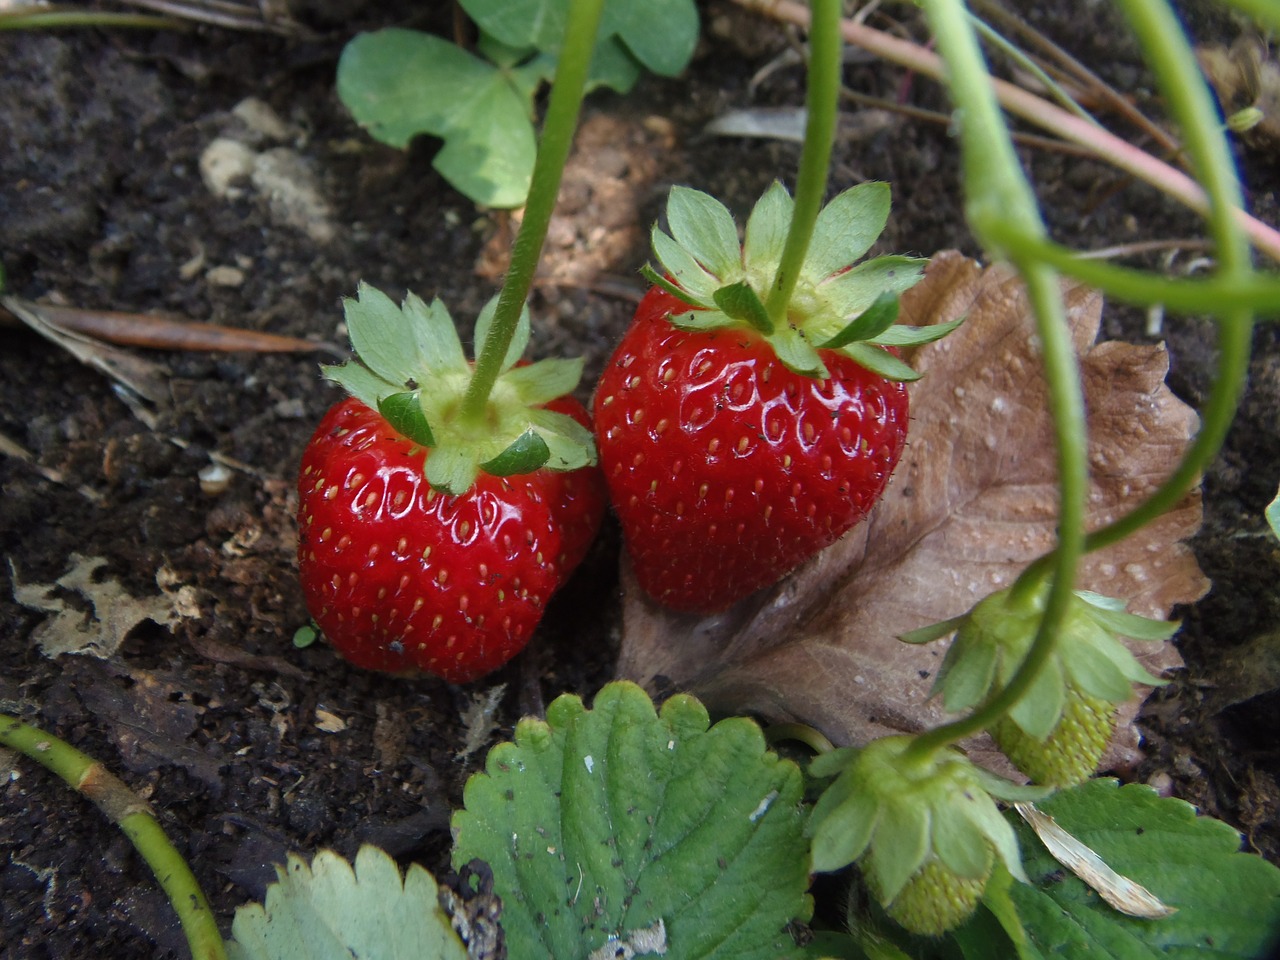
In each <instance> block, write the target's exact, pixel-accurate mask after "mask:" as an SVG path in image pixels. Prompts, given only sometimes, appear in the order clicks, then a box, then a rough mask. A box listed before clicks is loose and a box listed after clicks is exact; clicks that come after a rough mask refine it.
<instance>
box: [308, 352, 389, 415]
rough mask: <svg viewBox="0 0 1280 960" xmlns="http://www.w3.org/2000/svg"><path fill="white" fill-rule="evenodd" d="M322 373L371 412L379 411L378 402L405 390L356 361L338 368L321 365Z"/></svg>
mask: <svg viewBox="0 0 1280 960" xmlns="http://www.w3.org/2000/svg"><path fill="white" fill-rule="evenodd" d="M320 373H321V374H322V375H323V376H324V377H325V379H327V380H332V381H333V382H334V383H336V384H338V385H339V386H340V387H342V389H344V390H346V391H347V393H349V394H351V396H353V397H355V398H356V399H357V400H359V401H360V402H361V403H363V404H364V405H365V406H367V407H369V409H371V410H377V409H378V401H380V400H381V399H382V398H383V397H387V396H390V395H391V394H393V393H399V392H401V391H402V390H404V384H394V383H389V382H387V381H386V380H383V379H382V378H381V377H380V376H378V375H377V374H376V373H374V372H373V371H372V370H370V369H369V368H368V367H366V366H365V365H364V364H362V363H359V362H357V361H355V360H348V361H347V362H346V363H341V364H337V365H336V366H335V365H333V364H321V365H320Z"/></svg>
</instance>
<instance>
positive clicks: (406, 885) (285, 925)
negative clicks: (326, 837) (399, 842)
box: [227, 846, 467, 960]
mask: <svg viewBox="0 0 1280 960" xmlns="http://www.w3.org/2000/svg"><path fill="white" fill-rule="evenodd" d="M276 874H277V876H278V878H279V879H278V880H277V882H276V883H273V884H271V886H269V887H267V896H266V904H265V907H264V906H262V905H259V904H256V903H255V904H250V905H248V906H244V907H241V908H240V909H238V910H237V911H236V918H235V922H234V923H233V924H232V927H231V933H232V936H233V937H234V938H235V939H234V940H233V941H232V942H230V943H228V944H227V948H228V953H229V955H230V957H231V960H351V958H352V957H379V958H381V960H466V957H467V951H466V948H465V947H464V946H463V945H462V942H461V941H460V940H459V939H458V935H457V934H456V933H454V932H453V928H452V926H450V923H449V917H448V916H447V915H446V914H445V912H444V910H443V909H442V908H441V906H440V901H439V893H438V890H437V888H436V883H435V880H434V879H432V876H431V874H429V873H427V871H426V870H423V869H422V868H421V867H419V866H416V865H415V866H412V867H410V868H409V872H408V874H407V875H406V876H405V877H404V879H403V881H402V880H401V877H400V868H399V867H397V866H396V863H395V861H394V860H392V859H391V858H390V857H389V856H387V855H386V854H385V853H383V852H382V851H381V850H379V849H377V848H376V847H371V846H364V847H361V848H360V851H359V853H357V854H356V863H355V870H354V871H353V870H352V868H351V865H350V864H348V863H347V861H346V860H344V859H342V857H340V856H338V855H337V854H336V853H334V852H333V851H332V850H322V851H321V852H320V853H318V854H316V858H315V859H314V860H313V861H312V862H311V866H310V867H308V866H307V864H306V861H304V860H302V859H301V858H299V857H298V856H296V855H294V854H289V858H288V866H287V868H280V867H277V868H276Z"/></svg>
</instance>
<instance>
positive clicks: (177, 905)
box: [0, 714, 227, 960]
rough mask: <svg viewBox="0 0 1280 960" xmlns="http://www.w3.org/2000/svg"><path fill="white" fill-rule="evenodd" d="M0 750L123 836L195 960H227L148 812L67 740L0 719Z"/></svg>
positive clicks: (187, 874) (200, 896)
mask: <svg viewBox="0 0 1280 960" xmlns="http://www.w3.org/2000/svg"><path fill="white" fill-rule="evenodd" d="M0 746H4V747H8V748H10V749H11V750H17V751H18V752H20V753H22V754H25V755H26V756H28V757H30V758H31V759H32V760H34V761H36V762H37V763H39V764H40V765H41V766H43V767H45V768H46V769H48V770H50V771H51V772H53V773H55V774H57V775H58V776H59V777H61V778H62V779H63V780H65V781H66V782H67V784H69V785H70V786H71V787H72V789H74V790H76V791H78V792H80V793H81V794H83V795H84V796H85V797H87V798H88V799H89V800H92V801H93V803H94V804H95V805H96V806H97V807H98V809H99V810H101V811H102V812H103V813H104V814H105V815H106V816H107V818H108V819H109V820H111V821H113V822H114V823H115V824H117V825H118V826H119V827H120V829H121V830H123V831H124V832H125V835H126V836H127V837H128V838H129V840H130V841H132V843H133V846H134V848H135V849H136V850H137V851H138V853H139V854H140V855H141V856H142V858H143V859H144V860H146V862H147V866H149V867H150V868H151V872H152V873H153V874H155V878H156V880H157V881H158V882H159V884H160V887H161V888H162V889H163V890H164V892H165V895H166V896H167V897H168V898H169V903H170V904H172V905H173V909H174V911H175V912H176V913H177V914H178V919H179V920H180V921H181V922H182V930H183V932H184V933H185V934H186V936H187V944H188V945H189V946H190V947H191V956H192V957H193V958H194V960H227V948H226V945H225V944H224V943H223V942H222V935H221V934H219V933H218V924H217V922H216V921H215V919H214V916H213V910H212V909H211V908H210V907H209V901H208V900H207V899H206V898H205V895H204V891H203V890H201V889H200V883H199V881H197V880H196V878H195V875H194V874H192V872H191V868H190V867H188V866H187V862H186V861H185V860H183V859H182V855H181V854H180V853H178V851H177V850H176V849H175V848H174V846H173V844H172V843H170V842H169V838H168V837H166V836H165V834H164V830H162V829H161V827H160V824H159V823H157V822H156V818H155V816H154V814H152V812H151V809H150V807H148V806H147V804H146V803H144V802H143V801H142V800H140V799H139V798H138V797H137V795H136V794H134V792H133V791H132V790H130V789H129V788H128V786H127V785H126V784H125V783H124V781H122V780H120V779H119V778H118V777H116V776H115V775H114V774H112V773H110V772H109V771H108V770H107V769H106V767H104V766H103V765H102V764H101V763H99V762H98V761H97V760H94V759H93V758H92V757H90V756H88V755H87V754H84V753H81V752H80V751H79V750H77V749H76V748H75V747H73V746H71V744H69V743H67V742H66V741H64V740H59V739H58V738H57V737H55V736H52V735H50V734H48V733H45V732H44V731H43V730H40V729H38V728H37V727H33V726H31V725H30V724H26V723H23V722H22V721H21V720H18V719H17V718H15V717H11V716H8V715H7V714H0Z"/></svg>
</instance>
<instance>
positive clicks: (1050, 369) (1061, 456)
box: [908, 0, 1088, 759]
mask: <svg viewBox="0 0 1280 960" xmlns="http://www.w3.org/2000/svg"><path fill="white" fill-rule="evenodd" d="M925 9H926V12H927V14H928V16H929V19H930V21H931V23H932V26H933V32H934V36H935V37H936V38H937V42H938V48H939V52H940V53H941V55H942V57H943V59H944V60H945V61H946V63H947V66H948V69H949V78H950V85H951V97H952V100H953V101H954V102H955V104H956V106H957V108H958V113H959V116H960V121H961V122H960V133H961V138H962V148H963V160H964V174H965V188H966V193H967V212H968V217H969V223H970V225H971V226H972V227H973V229H974V231H975V233H977V234H978V236H979V237H980V238H981V239H982V240H983V241H984V242H989V238H990V237H991V232H990V228H991V227H992V225H994V224H998V223H1008V222H1013V223H1016V224H1018V225H1019V227H1020V228H1021V229H1022V230H1024V231H1026V232H1027V233H1029V234H1032V235H1043V233H1044V226H1043V223H1042V222H1041V220H1040V214H1039V208H1038V207H1037V205H1036V201H1035V195H1034V192H1033V191H1032V189H1031V185H1030V184H1029V183H1028V182H1027V180H1026V177H1025V176H1024V174H1023V171H1022V168H1021V166H1020V165H1019V164H1018V161H1017V156H1016V154H1015V153H1014V149H1013V143H1012V141H1011V140H1010V138H1009V131H1008V127H1007V126H1006V125H1005V123H1004V118H1003V116H1002V114H1001V112H1000V108H999V106H998V104H997V102H996V97H995V93H994V91H993V88H992V84H991V77H990V74H989V73H988V72H987V68H986V64H985V62H984V61H983V59H982V53H981V50H980V48H979V46H978V40H977V37H976V36H975V34H974V31H973V27H972V24H971V23H970V21H969V19H968V15H967V11H966V9H965V7H964V4H963V3H962V2H960V0H926V2H925ZM1010 256H1011V259H1013V261H1014V263H1015V265H1016V266H1017V267H1018V270H1019V272H1020V273H1021V275H1022V278H1023V281H1024V283H1025V284H1026V288H1027V295H1028V297H1029V298H1030V301H1031V305H1032V308H1033V310H1034V313H1035V320H1036V333H1037V334H1038V336H1039V338H1040V343H1041V348H1042V351H1043V355H1044V376H1045V382H1046V385H1047V388H1048V393H1049V412H1050V416H1051V418H1052V421H1053V433H1054V442H1055V446H1056V449H1057V466H1058V547H1057V550H1056V551H1055V553H1054V555H1053V557H1054V559H1053V579H1052V582H1051V584H1050V590H1049V595H1048V597H1047V599H1046V601H1045V610H1044V615H1043V616H1042V617H1041V619H1040V623H1039V626H1038V627H1037V630H1036V636H1035V639H1034V640H1033V642H1032V644H1031V648H1030V650H1029V651H1028V653H1027V657H1026V659H1025V660H1024V661H1023V662H1022V664H1021V666H1020V667H1019V669H1018V672H1017V673H1016V674H1015V675H1014V677H1013V679H1012V680H1011V681H1010V682H1009V684H1008V685H1007V686H1006V687H1005V688H1004V689H1003V690H1002V691H1001V692H1000V693H999V694H997V696H996V697H995V698H994V699H993V700H992V701H990V702H989V703H988V704H986V705H984V706H983V707H982V708H979V709H978V710H977V711H975V712H974V713H972V714H970V715H969V716H967V717H962V718H960V719H959V720H957V721H955V722H953V723H948V724H944V725H943V726H940V727H936V728H934V729H932V730H929V731H926V732H925V733H923V734H921V735H920V736H919V737H917V738H916V739H915V741H914V742H913V743H912V745H911V747H910V748H909V749H908V755H909V756H911V757H914V758H918V759H923V758H924V757H927V756H929V755H931V754H932V753H934V752H935V751H937V750H939V749H941V748H942V747H945V746H947V745H949V744H951V743H954V742H956V741H958V740H962V739H964V738H965V737H968V736H971V735H973V734H974V733H977V732H978V731H980V730H983V729H985V728H986V727H987V726H989V725H990V723H991V722H992V721H993V719H994V718H998V717H999V716H1001V715H1002V714H1003V713H1004V711H1006V710H1007V709H1008V708H1009V707H1010V706H1012V705H1013V704H1014V703H1016V702H1017V700H1018V699H1019V698H1020V697H1021V696H1022V695H1023V694H1025V693H1026V691H1027V690H1028V689H1029V688H1030V686H1031V684H1032V682H1033V681H1034V680H1035V677H1036V675H1037V673H1039V671H1040V669H1041V668H1042V667H1043V666H1044V664H1045V663H1046V662H1047V661H1048V659H1049V657H1050V656H1052V654H1053V650H1054V646H1055V644H1056V642H1057V634H1058V629H1059V627H1060V625H1061V623H1062V620H1063V618H1064V617H1065V615H1066V613H1067V610H1068V608H1069V605H1070V603H1071V594H1072V590H1073V589H1074V586H1075V571H1076V564H1077V562H1078V560H1079V558H1080V555H1081V553H1082V551H1083V547H1084V518H1085V504H1086V496H1087V493H1088V460H1087V450H1088V441H1087V434H1086V428H1085V416H1084V397H1083V394H1082V390H1081V385H1080V373H1079V368H1078V366H1077V363H1076V353H1075V348H1074V345H1073V344H1072V342H1071V330H1070V326H1069V325H1068V323H1067V317H1066V308H1065V306H1064V304H1063V300H1062V290H1061V287H1060V284H1059V282H1058V274H1057V272H1056V271H1054V270H1053V269H1052V268H1051V267H1048V266H1046V265H1045V264H1043V263H1038V262H1036V261H1034V260H1031V259H1029V258H1027V257H1025V256H1024V255H1022V254H1021V252H1020V251H1018V250H1016V249H1015V250H1012V251H1010Z"/></svg>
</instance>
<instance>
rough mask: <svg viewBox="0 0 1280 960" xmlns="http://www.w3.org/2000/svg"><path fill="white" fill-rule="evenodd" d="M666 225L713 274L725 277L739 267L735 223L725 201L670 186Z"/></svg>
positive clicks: (683, 247) (683, 246)
mask: <svg viewBox="0 0 1280 960" xmlns="http://www.w3.org/2000/svg"><path fill="white" fill-rule="evenodd" d="M667 226H668V228H669V229H670V230H671V237H672V239H673V240H675V242H676V243H677V244H679V245H680V247H681V248H682V249H683V250H685V251H687V252H688V254H689V255H690V256H691V257H693V259H694V260H696V261H697V262H698V263H699V264H701V265H702V267H703V268H704V269H705V270H706V271H707V272H708V273H710V274H712V275H713V276H717V277H720V278H722V279H728V278H729V276H730V274H731V273H732V272H733V271H735V270H741V269H742V247H741V246H740V245H739V243H738V227H737V224H735V223H734V222H733V215H732V214H731V213H729V211H728V209H727V208H726V207H725V205H724V204H723V203H721V202H720V201H719V200H717V199H715V198H714V197H712V196H710V195H709V194H706V193H703V192H702V191H701V190H692V189H690V188H689V187H680V186H676V187H672V188H671V193H670V195H669V196H668V198H667ZM663 262H664V264H665V262H666V261H665V260H663Z"/></svg>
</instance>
